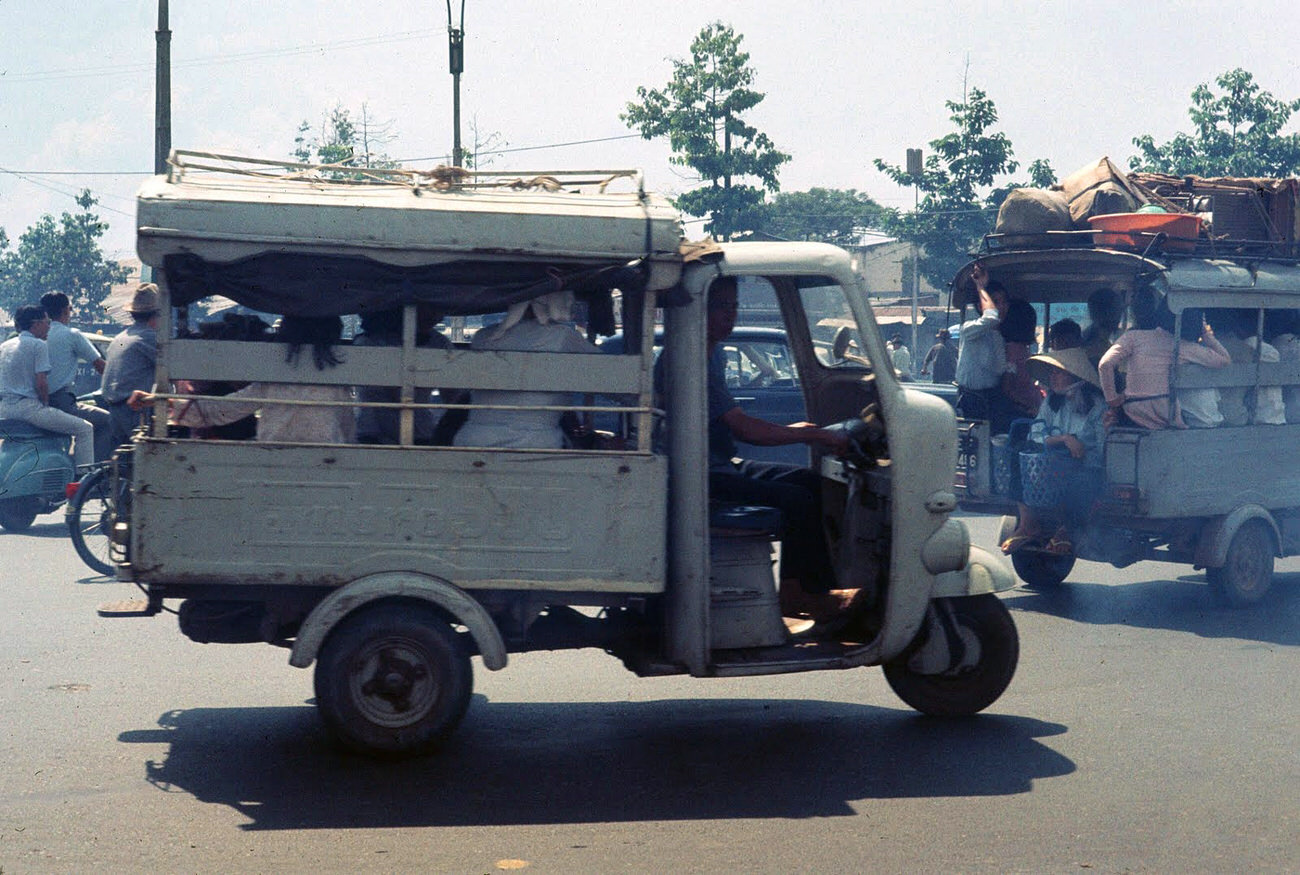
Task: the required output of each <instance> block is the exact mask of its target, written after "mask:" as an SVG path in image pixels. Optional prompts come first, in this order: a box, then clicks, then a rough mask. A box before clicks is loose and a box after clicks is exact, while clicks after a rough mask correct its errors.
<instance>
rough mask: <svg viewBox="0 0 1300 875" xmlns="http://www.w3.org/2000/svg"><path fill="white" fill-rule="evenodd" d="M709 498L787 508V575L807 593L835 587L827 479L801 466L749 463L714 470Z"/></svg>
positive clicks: (783, 524)
mask: <svg viewBox="0 0 1300 875" xmlns="http://www.w3.org/2000/svg"><path fill="white" fill-rule="evenodd" d="M709 498H710V499H711V500H713V501H725V502H729V503H733V504H749V505H759V506H762V507H774V508H777V509H778V510H780V511H781V575H780V576H781V579H782V580H788V579H791V578H794V579H797V580H798V581H799V584H800V586H801V587H803V589H804V591H805V592H810V593H822V592H827V591H829V590H832V589H834V588H835V572H834V570H833V569H832V568H831V563H830V558H829V557H828V556H827V549H826V537H825V535H824V534H823V532H822V502H821V478H820V477H819V476H818V475H817V474H816V473H814V472H813V471H810V470H808V469H807V468H804V467H801V466H799V465H787V464H783V463H781V462H754V461H743V462H741V463H740V464H738V465H734V466H733V468H732V470H730V471H726V470H719V469H717V468H714V469H712V470H710V471H709Z"/></svg>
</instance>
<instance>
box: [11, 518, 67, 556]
mask: <svg viewBox="0 0 1300 875" xmlns="http://www.w3.org/2000/svg"><path fill="white" fill-rule="evenodd" d="M5 535H7V536H8V537H10V538H17V537H27V538H63V539H65V540H67V539H68V524H67V523H66V522H65V521H64V519H63V511H61V510H60V511H58V513H57V514H47V515H46V516H42V517H37V518H36V522H34V523H32V525H31V528H29V529H27V530H26V531H22V532H5ZM68 547H69V549H71V547H72V543H71V541H69V542H68Z"/></svg>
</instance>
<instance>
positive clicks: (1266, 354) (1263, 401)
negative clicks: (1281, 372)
mask: <svg viewBox="0 0 1300 875" xmlns="http://www.w3.org/2000/svg"><path fill="white" fill-rule="evenodd" d="M1256 344H1258V345H1259V360H1260V361H1261V362H1277V361H1281V360H1282V359H1281V356H1279V355H1278V351H1277V348H1276V347H1274V346H1273V345H1272V344H1271V343H1263V342H1261V341H1260V340H1259V338H1257V337H1247V338H1246V345H1247V346H1249V347H1250V348H1251V349H1254V348H1255V346H1256ZM1254 422H1255V423H1256V424H1257V425H1282V424H1284V423H1285V422H1286V404H1285V403H1284V402H1283V401H1282V387H1281V386H1260V387H1259V388H1258V389H1256V390H1255V419H1254Z"/></svg>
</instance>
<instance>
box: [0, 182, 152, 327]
mask: <svg viewBox="0 0 1300 875" xmlns="http://www.w3.org/2000/svg"><path fill="white" fill-rule="evenodd" d="M96 203H98V201H97V200H96V199H95V198H94V196H92V195H91V193H90V190H89V189H83V190H82V192H81V194H79V195H78V196H77V206H78V207H80V208H81V209H80V211H79V212H76V213H71V212H64V213H63V215H61V216H60V217H59V218H58V219H55V218H54V216H52V215H50V214H48V213H47V214H45V215H44V216H42V217H41V218H40V219H39V220H37V222H36V224H34V225H32V226H31V227H30V228H28V229H27V230H26V231H24V232H23V234H22V236H21V237H19V238H18V246H17V247H16V248H15V249H12V250H10V249H9V248H8V243H9V240H8V237H7V236H6V235H5V234H4V232H3V231H0V306H3V307H4V308H5V309H6V310H9V311H10V312H13V310H14V308H16V307H19V306H21V305H23V304H34V303H36V302H37V300H38V299H39V298H40V297H41V295H43V294H45V293H46V292H50V291H59V292H63V293H65V294H66V295H67V296H68V297H69V298H71V299H72V303H73V307H74V310H75V313H76V315H78V316H81V317H83V318H98V317H100V316H102V313H101V312H100V310H99V305H100V303H101V302H102V301H103V300H104V298H105V297H107V295H108V293H109V290H110V289H111V288H112V286H113V284H114V283H120V282H124V281H125V280H126V276H127V273H126V269H125V268H123V267H122V266H121V265H119V264H117V263H116V262H113V261H108V260H107V259H105V258H104V254H103V252H102V251H100V248H99V240H100V238H101V237H103V236H104V231H105V230H107V229H108V224H107V223H106V222H103V221H101V220H100V218H99V216H98V215H97V214H96V213H95V212H94V211H93V210H92V208H93V207H94V206H95V204H96Z"/></svg>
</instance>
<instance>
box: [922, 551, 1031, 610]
mask: <svg viewBox="0 0 1300 875" xmlns="http://www.w3.org/2000/svg"><path fill="white" fill-rule="evenodd" d="M1018 585H1019V581H1018V580H1017V579H1016V576H1015V574H1013V573H1012V571H1011V569H1010V568H1008V567H1007V563H1006V562H1005V561H1003V560H1002V559H1001V558H1000V557H998V556H994V555H993V554H992V553H990V552H989V551H987V550H985V549H984V548H982V547H971V548H970V559H969V561H968V562H967V564H966V567H965V568H963V569H961V570H959V571H947V572H944V573H943V574H936V575H935V577H934V590H933V591H932V593H931V598H956V597H960V596H966V595H985V594H987V593H993V592H1006V591H1007V590H1009V589H1015V588H1016V587H1017V586H1018Z"/></svg>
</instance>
